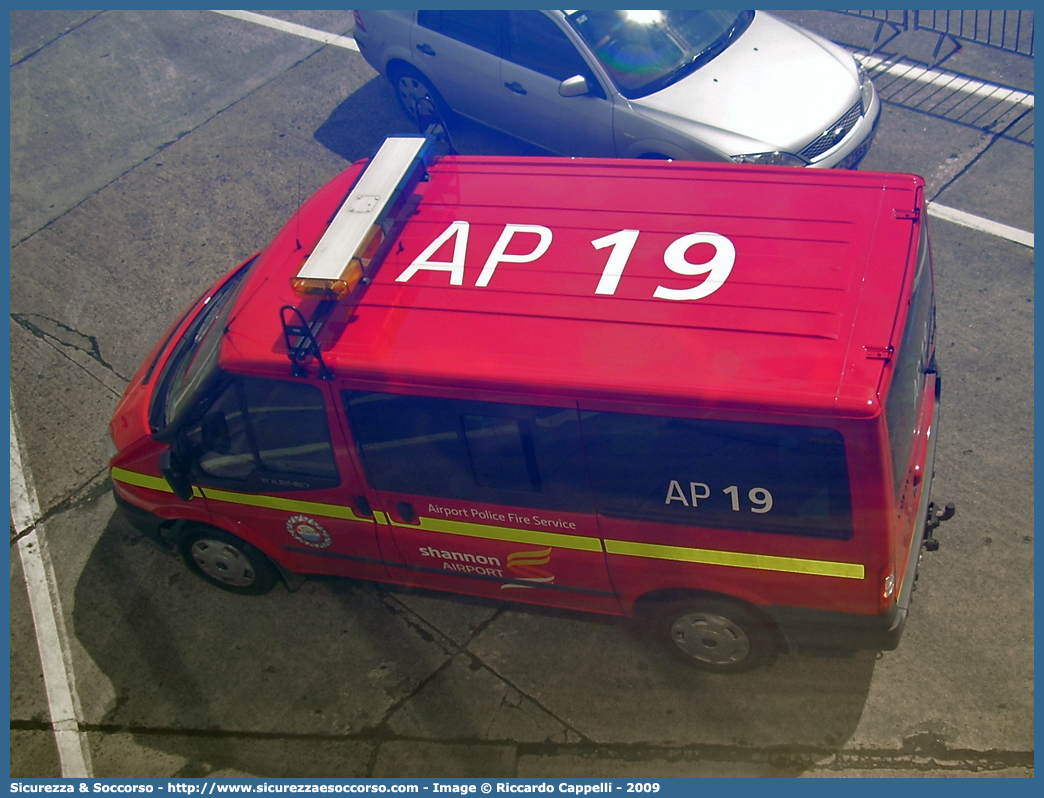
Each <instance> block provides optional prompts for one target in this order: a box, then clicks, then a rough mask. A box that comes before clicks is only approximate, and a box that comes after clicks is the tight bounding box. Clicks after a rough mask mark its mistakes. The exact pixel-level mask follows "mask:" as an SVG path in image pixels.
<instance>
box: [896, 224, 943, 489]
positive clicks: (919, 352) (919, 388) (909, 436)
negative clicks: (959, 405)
mask: <svg viewBox="0 0 1044 798" xmlns="http://www.w3.org/2000/svg"><path fill="white" fill-rule="evenodd" d="M934 308H935V300H934V297H933V296H932V270H931V264H930V263H929V255H928V238H927V234H925V233H923V232H922V235H921V243H920V251H919V253H918V261H917V274H916V275H915V276H914V285H913V293H912V295H911V297H910V310H909V314H908V315H907V317H906V324H905V325H904V326H903V337H902V339H901V340H900V341H899V351H898V352H896V356H895V372H894V373H893V375H892V383H891V385H890V386H889V388H888V397H887V398H886V399H885V417H886V419H887V421H888V437H889V439H890V440H891V447H892V469H893V476H894V477H895V490H896V493H898V492H899V489H900V487H901V486H902V482H903V478H904V476H905V475H906V464H907V461H908V460H909V458H910V449H911V447H912V446H913V433H914V429H915V428H916V426H917V415H918V409H919V407H920V401H921V393H922V392H923V391H924V375H925V371H926V370H927V368H928V362H927V359H928V351H929V349H930V342H931V335H932V329H933V322H934V319H933V315H932V314H933V311H934Z"/></svg>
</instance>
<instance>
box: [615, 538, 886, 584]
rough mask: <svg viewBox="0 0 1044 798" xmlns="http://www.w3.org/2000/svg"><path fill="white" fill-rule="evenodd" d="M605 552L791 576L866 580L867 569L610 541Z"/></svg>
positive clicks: (735, 553) (838, 563)
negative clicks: (749, 569)
mask: <svg viewBox="0 0 1044 798" xmlns="http://www.w3.org/2000/svg"><path fill="white" fill-rule="evenodd" d="M605 550H606V551H607V552H609V553H610V554H621V555H624V556H627V557H649V558H651V559H655V560H673V561H675V562H695V563H701V564H704V565H724V566H728V567H730V568H754V569H756V570H759V571H781V572H783V573H789V574H810V575H813V576H836V577H840V578H842V579H863V578H865V573H864V568H863V566H862V564H860V563H848V562H832V561H830V560H804V559H799V558H796V557H776V556H774V555H771V554H748V553H747V552H742V551H718V550H716V549H690V548H686V547H683V546H661V545H658V544H655V543H635V542H633V541H629V540H607V541H606V542H605Z"/></svg>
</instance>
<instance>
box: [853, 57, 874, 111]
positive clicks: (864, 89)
mask: <svg viewBox="0 0 1044 798" xmlns="http://www.w3.org/2000/svg"><path fill="white" fill-rule="evenodd" d="M856 70H857V71H858V73H859V96H860V97H861V98H862V100H863V113H864V114H865V113H866V112H867V111H869V110H870V103H871V102H873V99H874V84H873V81H871V80H870V76H869V75H868V74H866V70H865V69H864V68H863V65H862V64H860V63H859V61H858V59H857V60H856Z"/></svg>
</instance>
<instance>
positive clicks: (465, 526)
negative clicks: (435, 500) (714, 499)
mask: <svg viewBox="0 0 1044 798" xmlns="http://www.w3.org/2000/svg"><path fill="white" fill-rule="evenodd" d="M111 474H112V478H113V479H114V480H116V481H118V482H123V483H125V484H127V485H135V486H137V487H140V488H148V489H150V490H161V491H164V492H166V493H171V492H172V491H171V489H170V486H169V485H168V484H167V481H166V480H165V479H163V478H162V477H154V476H150V475H148V474H139V473H137V472H134V471H127V470H126V469H123V468H113V469H112V471H111ZM192 492H193V494H194V495H196V496H206V498H207V499H210V500H211V501H219V502H228V503H230V504H242V505H246V506H249V507H264V508H267V509H270V510H284V511H286V512H291V513H309V514H311V515H319V516H324V517H326V518H342V519H345V520H348V521H370V520H371V519H369V518H365V517H363V516H359V515H357V514H356V513H355V511H354V510H353V509H352V508H351V507H348V506H346V505H340V504H324V503H321V502H308V501H301V500H299V499H285V498H281V497H276V496H267V495H263V494H253V493H237V492H234V491H228V490H216V489H214V488H204V489H203V490H202V492H200V489H199V488H198V487H196V486H193V487H192ZM372 520H375V521H376V522H377V523H378V524H382V525H384V526H395V527H399V528H401V529H421V530H424V531H426V532H441V533H443V534H446V535H459V536H462V537H469V538H479V539H483V538H484V539H487V540H500V541H505V542H509V543H524V544H530V545H534V546H552V547H554V548H559V549H573V550H575V551H592V552H601V551H602V542H601V541H600V540H599V539H598V538H590V537H584V536H583V535H563V534H559V533H557V532H538V531H536V530H529V529H515V528H513V527H504V526H493V525H491V524H475V523H472V522H470V521H454V520H450V519H448V518H428V517H425V516H422V517H421V518H420V519H419V520H420V523H419V524H404V523H402V522H400V521H394V520H392V518H391V517H390V516H389V515H387V514H386V513H383V512H380V511H379V510H375V511H374V513H373V519H372ZM605 551H606V552H608V553H609V554H619V555H623V556H626V557H647V558H650V559H654V560H672V561H674V562H692V563H701V564H704V565H722V566H725V567H729V568H752V569H756V570H760V571H778V572H781V573H791V574H809V575H811V576H833V577H838V578H841V579H864V578H865V569H864V567H863V565H862V564H860V563H846V562H834V561H831V560H807V559H801V558H797V557H777V556H775V555H770V554H749V553H747V552H741V551H721V550H718V549H690V548H687V547H684V546H664V545H659V544H655V543H636V542H633V541H627V540H606V541H605Z"/></svg>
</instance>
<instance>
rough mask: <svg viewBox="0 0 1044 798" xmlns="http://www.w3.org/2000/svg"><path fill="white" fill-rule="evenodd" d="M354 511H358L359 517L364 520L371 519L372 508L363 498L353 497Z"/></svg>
mask: <svg viewBox="0 0 1044 798" xmlns="http://www.w3.org/2000/svg"><path fill="white" fill-rule="evenodd" d="M355 509H357V510H358V511H359V515H361V516H364V517H365V518H373V508H372V507H371V506H370V502H369V501H367V499H366V497H365V496H356V497H355Z"/></svg>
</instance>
